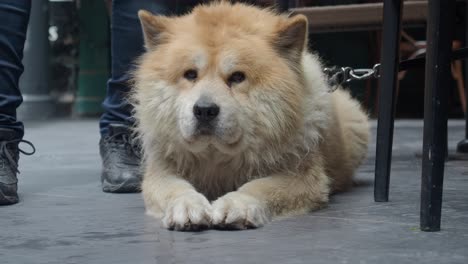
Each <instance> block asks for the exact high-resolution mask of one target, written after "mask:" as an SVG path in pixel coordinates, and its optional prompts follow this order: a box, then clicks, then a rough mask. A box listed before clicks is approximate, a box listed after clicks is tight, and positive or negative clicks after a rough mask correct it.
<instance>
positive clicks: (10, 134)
mask: <svg viewBox="0 0 468 264" xmlns="http://www.w3.org/2000/svg"><path fill="white" fill-rule="evenodd" d="M18 136H19V135H18V133H17V132H15V131H14V130H12V129H6V128H0V205H10V204H15V203H17V202H18V193H17V191H18V185H17V184H18V178H17V177H16V174H17V173H19V171H18V160H19V153H20V152H21V153H23V154H25V155H32V154H34V152H35V151H36V150H35V148H34V146H33V144H32V143H31V142H29V141H27V140H22V139H19V138H18ZM20 142H24V143H26V144H28V145H30V146H31V148H32V151H31V152H25V151H23V150H21V149H19V147H18V144H19V143H20Z"/></svg>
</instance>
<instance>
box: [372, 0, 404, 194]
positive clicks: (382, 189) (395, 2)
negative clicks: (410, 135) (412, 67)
mask: <svg viewBox="0 0 468 264" xmlns="http://www.w3.org/2000/svg"><path fill="white" fill-rule="evenodd" d="M402 2H403V1H402V0H385V1H384V11H383V18H384V20H383V32H382V52H381V54H382V59H381V65H382V66H381V77H380V93H379V113H378V124H377V150H376V151H377V153H376V160H375V182H374V199H375V201H376V202H387V201H388V187H389V181H390V165H391V160H392V144H393V121H394V116H395V94H396V87H397V74H398V62H399V47H400V26H401V14H402V6H403V3H402Z"/></svg>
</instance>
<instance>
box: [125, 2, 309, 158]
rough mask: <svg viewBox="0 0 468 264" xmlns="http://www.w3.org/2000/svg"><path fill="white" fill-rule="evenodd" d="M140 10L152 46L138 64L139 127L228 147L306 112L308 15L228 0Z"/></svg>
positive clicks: (276, 138) (278, 136) (292, 124)
mask: <svg viewBox="0 0 468 264" xmlns="http://www.w3.org/2000/svg"><path fill="white" fill-rule="evenodd" d="M138 15H139V18H140V21H141V25H142V28H143V33H144V39H145V46H146V49H147V51H146V53H145V54H144V55H143V56H142V58H141V60H140V62H139V65H138V67H137V70H136V72H135V81H136V85H135V86H136V87H135V89H136V91H135V96H134V98H135V99H136V100H135V110H136V118H137V120H138V122H139V126H140V131H145V132H146V133H148V131H152V132H151V135H152V136H153V137H157V138H158V139H155V140H159V141H174V142H178V143H182V144H181V145H182V146H184V147H185V148H186V149H188V150H189V151H190V152H193V153H197V152H201V151H204V150H206V149H208V146H210V145H211V146H214V147H215V148H216V149H217V150H219V151H221V152H222V153H225V154H231V155H232V154H236V153H238V152H240V151H242V150H243V149H244V148H245V147H248V146H250V145H251V144H280V143H281V142H282V141H284V140H285V139H286V138H287V137H289V136H291V133H292V132H293V131H294V130H295V129H296V128H297V126H298V125H299V123H300V122H301V115H302V112H301V107H302V106H301V102H302V98H301V97H302V96H303V95H304V91H303V90H304V88H303V77H302V66H301V60H302V55H303V52H304V49H305V47H306V39H307V38H306V36H307V20H306V18H305V17H304V16H302V15H298V16H294V17H291V18H288V17H286V16H281V15H277V14H275V13H274V12H272V11H269V10H262V9H258V8H255V7H252V6H247V5H243V4H230V3H225V2H222V3H216V4H211V5H202V6H199V7H196V8H195V9H194V10H193V11H192V12H191V13H190V14H188V15H185V16H181V17H165V16H154V15H152V14H151V13H149V12H146V11H140V12H139V13H138Z"/></svg>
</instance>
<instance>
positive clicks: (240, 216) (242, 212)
mask: <svg viewBox="0 0 468 264" xmlns="http://www.w3.org/2000/svg"><path fill="white" fill-rule="evenodd" d="M269 220H270V219H269V214H268V213H267V210H266V206H265V205H263V204H262V203H260V202H259V201H258V200H257V199H255V198H254V197H252V196H249V195H246V194H242V193H239V192H232V193H228V194H226V195H225V196H223V197H221V198H219V199H218V200H216V201H215V202H213V215H212V223H213V225H214V227H215V228H217V229H225V230H243V229H251V228H257V227H261V226H263V225H264V224H265V223H267V222H268V221H269Z"/></svg>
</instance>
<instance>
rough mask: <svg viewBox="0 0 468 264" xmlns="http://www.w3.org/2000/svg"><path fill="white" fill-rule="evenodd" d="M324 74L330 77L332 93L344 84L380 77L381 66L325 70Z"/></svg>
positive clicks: (329, 82)
mask: <svg viewBox="0 0 468 264" xmlns="http://www.w3.org/2000/svg"><path fill="white" fill-rule="evenodd" d="M323 72H324V73H325V74H326V75H327V76H328V84H329V85H330V91H329V92H333V91H335V90H336V89H338V87H339V86H340V85H342V84H345V83H349V82H352V81H360V80H367V79H370V78H379V77H380V64H375V65H374V67H372V69H353V68H351V67H341V68H337V67H332V68H324V69H323Z"/></svg>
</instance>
